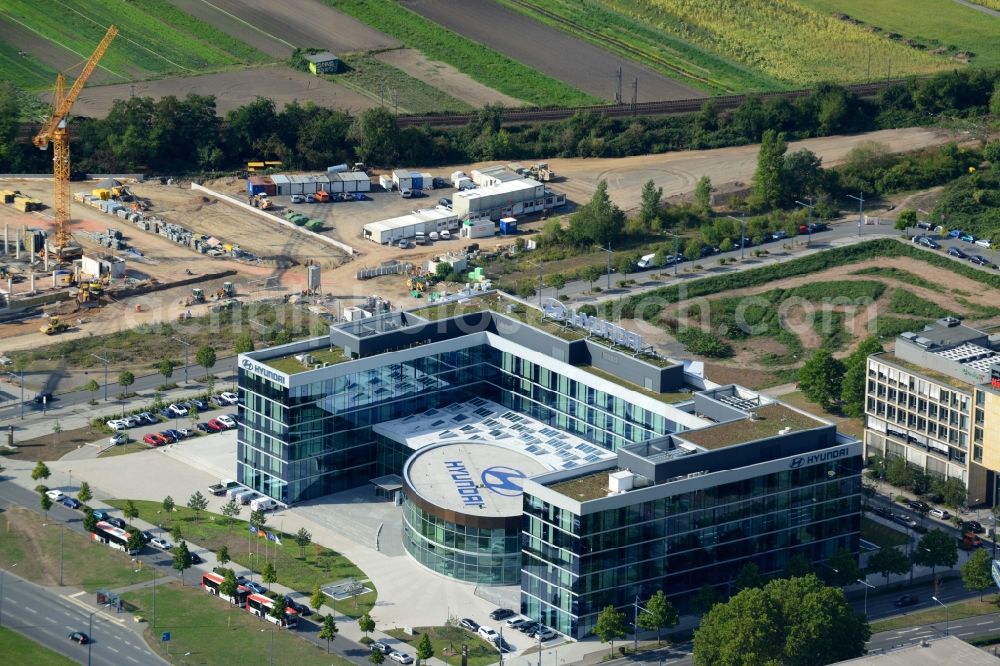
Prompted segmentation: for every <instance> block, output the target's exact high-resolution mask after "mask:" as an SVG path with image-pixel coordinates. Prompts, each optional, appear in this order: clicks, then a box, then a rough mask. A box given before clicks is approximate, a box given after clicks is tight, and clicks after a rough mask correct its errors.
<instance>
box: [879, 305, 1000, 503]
mask: <svg viewBox="0 0 1000 666" xmlns="http://www.w3.org/2000/svg"><path fill="white" fill-rule="evenodd" d="M998 347H1000V338H996V337H994V338H991V337H990V336H988V335H987V334H986V333H983V332H982V331H978V330H976V329H973V328H969V327H967V326H963V325H962V323H961V322H960V321H959V320H957V319H954V318H952V317H947V318H945V319H941V320H939V321H937V322H935V323H934V324H931V325H929V326H927V327H926V328H925V329H924V330H923V331H920V332H917V333H903V334H902V335H901V336H899V337H898V338H897V339H896V345H895V349H894V351H893V352H883V353H879V354H872V355H871V356H869V357H868V378H867V388H866V391H865V393H866V395H865V418H866V423H865V456H866V458H867V457H870V456H872V455H876V454H877V455H880V456H882V457H884V458H893V457H903V458H905V459H906V461H907V462H909V463H911V464H913V465H915V466H916V467H919V468H920V469H922V470H924V471H926V472H927V473H928V474H932V475H934V476H936V477H938V478H947V477H953V478H957V479H961V480H962V482H963V483H965V484H966V487H967V489H968V500H967V501H968V503H969V504H970V505H976V504H984V503H985V504H987V505H989V506H996V505H997V504H998V483H997V474H998V471H1000V353H998V351H997V349H998Z"/></svg>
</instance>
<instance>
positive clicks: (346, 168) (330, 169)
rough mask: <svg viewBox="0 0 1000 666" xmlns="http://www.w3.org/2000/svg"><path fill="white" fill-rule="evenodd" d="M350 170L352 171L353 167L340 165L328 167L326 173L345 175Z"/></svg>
mask: <svg viewBox="0 0 1000 666" xmlns="http://www.w3.org/2000/svg"><path fill="white" fill-rule="evenodd" d="M350 170H351V167H349V166H347V165H346V164H338V165H337V166H332V167H327V168H326V172H327V173H344V172H347V171H350Z"/></svg>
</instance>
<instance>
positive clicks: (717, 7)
mask: <svg viewBox="0 0 1000 666" xmlns="http://www.w3.org/2000/svg"><path fill="white" fill-rule="evenodd" d="M917 1H918V4H921V5H924V4H926V5H933V6H934V7H935V8H936V9H935V11H933V12H930V13H928V14H927V15H926V16H925V17H918V16H917V15H918V14H920V12H918V11H914V9H913V8H912V5H911V4H909V0H905V1H904V0H884V2H879V3H865V2H864V0H848V1H846V2H840V1H839V0H830V1H826V0H742V1H741V2H714V3H710V4H709V3H705V2H704V1H703V0H576V1H571V0H551V1H550V2H546V3H544V5H543V4H542V3H540V2H536V1H534V0H531V1H529V2H527V4H530V5H537V6H538V7H543V8H544V9H545V10H547V11H550V12H553V13H557V14H559V15H560V16H561V17H563V18H570V16H572V17H573V19H574V20H576V21H578V22H580V25H581V26H586V27H588V28H590V29H592V30H596V31H598V32H600V33H601V34H604V35H607V36H608V37H613V38H615V39H617V40H620V41H623V42H625V43H627V44H628V45H630V46H631V47H633V48H637V49H640V50H645V51H647V52H649V53H656V54H657V56H658V57H662V58H663V59H665V60H672V61H674V63H675V64H678V66H680V67H681V68H682V69H684V70H685V71H688V72H691V73H698V72H700V75H701V76H702V77H704V78H705V79H706V80H708V81H712V82H714V84H715V85H716V87H719V88H720V89H739V90H746V89H766V88H775V87H786V86H789V85H802V86H805V85H810V84H814V83H817V82H820V81H834V82H855V81H863V80H865V78H866V77H867V76H868V71H869V57H870V59H871V63H872V64H871V76H872V77H873V78H876V77H880V76H885V74H886V70H887V67H888V63H890V62H891V64H892V65H891V66H892V75H893V76H905V75H909V74H923V73H927V72H933V71H938V70H943V69H948V68H951V67H955V66H957V65H958V63H957V61H955V60H953V59H952V58H951V57H950V55H949V54H945V55H935V54H932V53H930V52H929V51H927V50H917V49H914V48H911V47H910V46H907V45H906V44H903V43H902V42H900V41H898V40H892V39H889V38H888V37H887V36H886V35H884V34H881V33H878V34H877V33H874V32H871V31H869V30H868V29H866V28H865V27H863V26H858V25H853V24H851V23H849V22H846V21H842V20H839V19H837V18H834V17H833V16H832V15H831V13H830V11H832V10H827V9H826V8H825V7H824V6H823V5H846V6H854V5H862V4H865V5H868V4H875V5H878V7H879V9H880V11H881V10H883V9H884V10H885V12H886V13H888V12H890V11H891V12H894V14H895V15H896V16H897V17H898V19H897V20H898V21H899V22H908V21H910V20H911V19H913V20H915V21H916V20H919V21H924V20H926V21H928V22H930V21H936V20H937V19H938V16H939V15H943V16H946V17H948V18H949V20H950V19H952V18H954V20H955V21H968V22H970V23H975V24H978V26H979V27H978V28H977V29H976V30H974V31H972V34H974V35H977V37H974V38H970V39H968V40H965V41H966V42H968V43H969V44H968V46H969V48H971V50H973V51H976V47H977V46H978V47H987V44H986V42H988V41H989V40H988V39H987V38H986V33H987V32H988V28H989V27H990V26H989V25H988V23H989V22H988V21H985V20H983V17H982V16H981V15H980V16H978V17H976V18H975V21H970V19H968V18H967V17H966V15H967V14H968V13H970V12H971V13H973V14H976V12H975V10H969V9H968V8H963V7H961V6H960V5H958V4H956V3H953V2H950V0H917ZM508 2H509V3H510V4H511V6H515V7H516V6H517V5H521V10H522V11H527V10H525V9H524V7H523V5H524V4H526V3H525V2H522V1H521V0H508ZM581 5H582V7H583V9H582V10H581ZM890 7H891V9H889V8H890ZM840 11H845V12H846V13H849V14H852V15H853V12H851V11H849V10H846V9H842V10H840ZM529 13H530V12H529ZM588 14H590V15H591V18H589V19H588V18H581V17H585V16H587V15H588ZM594 16H601V17H603V18H602V20H601V21H600V22H599V23H602V24H603V25H601V26H597V25H596V24H595V25H591V24H592V23H595V21H594V20H592V19H593V17H594ZM963 17H965V18H963ZM875 23H876V24H878V23H877V22H875ZM560 27H562V28H563V29H567V28H566V27H565V26H560ZM880 27H887V26H880ZM896 27H897V28H898V26H896ZM567 30H568V31H569V32H573V31H572V29H567ZM892 31H894V32H902V35H903V37H904V38H908V37H911V35H909V34H907V33H906V31H905V30H904V31H901V30H898V29H894V30H892ZM887 32H888V31H887ZM994 32H995V31H994ZM993 41H994V42H996V41H997V40H995V39H994V40H993ZM595 43H599V42H598V41H595ZM602 46H604V48H609V49H610V50H614V46H613V45H612V46H608V45H607V44H602ZM961 48H965V46H962V47H961ZM987 48H1000V45H997V44H992V45H990V46H989V47H987ZM986 62H987V61H986V60H984V64H985V63H986ZM661 71H663V70H662V69H661ZM681 80H685V79H683V78H682V79H681ZM702 87H705V86H704V85H702Z"/></svg>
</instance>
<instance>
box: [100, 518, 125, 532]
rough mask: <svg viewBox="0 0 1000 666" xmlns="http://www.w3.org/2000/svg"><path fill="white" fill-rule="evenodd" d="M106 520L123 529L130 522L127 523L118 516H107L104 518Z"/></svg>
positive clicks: (109, 523)
mask: <svg viewBox="0 0 1000 666" xmlns="http://www.w3.org/2000/svg"><path fill="white" fill-rule="evenodd" d="M104 522H106V523H107V524H108V525H114V526H115V527H117V528H118V529H120V530H123V529H125V528H126V527H128V523H126V522H125V521H124V520H122V519H121V518H119V517H118V516H108V517H107V518H105V519H104Z"/></svg>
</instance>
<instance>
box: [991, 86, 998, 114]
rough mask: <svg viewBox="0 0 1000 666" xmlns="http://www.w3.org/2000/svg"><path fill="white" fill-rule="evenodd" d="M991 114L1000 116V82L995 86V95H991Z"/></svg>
mask: <svg viewBox="0 0 1000 666" xmlns="http://www.w3.org/2000/svg"><path fill="white" fill-rule="evenodd" d="M990 113H991V114H993V115H994V116H1000V82H997V83H995V84H993V94H992V95H990Z"/></svg>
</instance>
